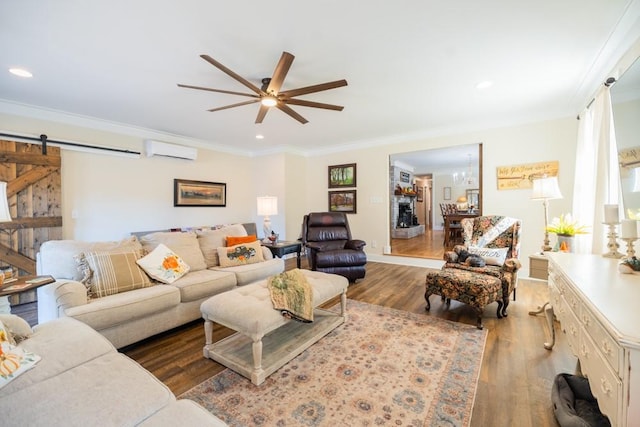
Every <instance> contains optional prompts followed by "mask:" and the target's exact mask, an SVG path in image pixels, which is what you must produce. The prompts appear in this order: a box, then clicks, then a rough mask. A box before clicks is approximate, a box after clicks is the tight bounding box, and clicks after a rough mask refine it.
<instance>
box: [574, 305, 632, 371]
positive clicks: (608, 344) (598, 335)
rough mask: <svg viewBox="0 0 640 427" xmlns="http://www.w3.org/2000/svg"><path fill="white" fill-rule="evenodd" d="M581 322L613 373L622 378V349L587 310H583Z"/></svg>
mask: <svg viewBox="0 0 640 427" xmlns="http://www.w3.org/2000/svg"><path fill="white" fill-rule="evenodd" d="M580 320H581V322H582V326H583V327H584V329H585V331H586V332H587V335H589V336H590V337H591V339H592V340H593V343H594V345H595V347H596V350H598V352H600V354H601V355H602V357H603V358H604V359H605V360H606V361H607V363H608V364H609V365H610V366H611V368H612V369H613V371H614V372H615V373H616V374H617V375H618V376H621V375H620V372H621V370H622V356H623V354H624V353H623V351H622V348H621V347H620V346H619V345H618V343H617V342H616V341H615V340H614V339H613V338H612V337H611V335H609V333H608V332H607V331H606V330H605V329H604V327H603V326H602V324H600V322H598V320H596V318H595V317H594V316H593V314H592V313H591V312H590V311H589V310H587V309H586V308H585V309H583V312H582V314H581V316H580Z"/></svg>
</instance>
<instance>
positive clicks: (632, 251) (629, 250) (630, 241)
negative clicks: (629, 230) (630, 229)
mask: <svg viewBox="0 0 640 427" xmlns="http://www.w3.org/2000/svg"><path fill="white" fill-rule="evenodd" d="M622 240H624V241H625V242H627V259H631V258H633V257H634V256H636V251H635V249H634V248H633V242H635V241H636V240H638V238H637V237H623V238H622Z"/></svg>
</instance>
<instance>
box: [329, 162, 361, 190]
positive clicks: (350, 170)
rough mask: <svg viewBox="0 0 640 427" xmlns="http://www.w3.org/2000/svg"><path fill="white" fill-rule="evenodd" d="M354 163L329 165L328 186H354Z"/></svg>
mask: <svg viewBox="0 0 640 427" xmlns="http://www.w3.org/2000/svg"><path fill="white" fill-rule="evenodd" d="M355 186H356V164H355V163H349V164H346V165H334V166H329V188H339V187H355Z"/></svg>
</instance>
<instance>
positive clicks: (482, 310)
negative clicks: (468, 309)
mask: <svg viewBox="0 0 640 427" xmlns="http://www.w3.org/2000/svg"><path fill="white" fill-rule="evenodd" d="M483 312H484V309H482V308H476V314H477V315H478V319H477V320H476V328H478V329H484V326H483V325H482V313H483Z"/></svg>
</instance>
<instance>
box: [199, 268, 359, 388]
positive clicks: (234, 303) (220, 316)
mask: <svg viewBox="0 0 640 427" xmlns="http://www.w3.org/2000/svg"><path fill="white" fill-rule="evenodd" d="M302 272H303V274H304V275H305V277H306V279H307V281H308V282H309V283H310V284H311V287H312V288H313V305H314V307H316V308H315V310H314V320H313V322H312V323H302V322H298V321H295V320H289V319H287V318H285V317H284V316H283V315H282V314H281V313H280V311H278V310H274V308H273V304H272V303H271V297H270V294H269V289H268V288H267V280H266V279H265V280H260V281H258V282H255V283H252V284H249V285H246V286H240V287H237V288H236V289H233V290H231V291H227V292H223V293H221V294H218V295H215V296H213V297H211V298H209V299H208V300H206V301H205V302H203V303H202V305H201V306H200V311H201V312H202V317H204V320H205V322H204V332H205V339H206V341H205V342H206V343H205V346H204V351H203V353H204V357H208V358H210V359H213V360H215V361H216V362H219V363H221V364H222V365H224V366H226V367H228V368H230V369H232V370H234V371H236V372H237V373H239V374H240V375H242V376H245V377H247V378H250V379H251V382H252V383H254V384H256V385H259V384H261V383H262V382H263V381H264V380H265V378H266V377H268V376H269V375H271V374H272V373H273V372H275V371H276V370H277V369H278V368H280V367H281V366H283V365H284V364H285V363H287V362H288V361H290V360H291V359H293V358H294V357H296V356H297V355H298V354H300V353H302V352H303V351H304V350H305V349H306V348H308V347H309V346H311V345H312V344H313V343H315V342H317V341H318V340H319V339H320V338H322V337H323V336H325V335H326V334H328V333H329V332H331V331H332V330H333V329H334V328H336V327H337V326H338V325H340V324H342V323H344V321H345V320H346V305H347V287H348V286H349V281H348V280H347V279H346V278H345V277H342V276H338V275H336V274H328V273H322V272H319V271H309V270H302ZM338 295H340V296H341V298H340V303H341V310H340V313H335V312H332V311H328V310H323V309H320V308H318V306H319V305H321V304H323V303H325V302H327V301H329V300H330V299H331V298H333V297H336V296H338ZM213 322H215V323H218V324H220V325H223V326H226V327H228V328H230V329H233V330H235V331H237V333H236V334H233V335H231V336H229V337H227V338H225V339H223V340H220V341H218V342H216V343H213V342H212V334H213Z"/></svg>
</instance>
